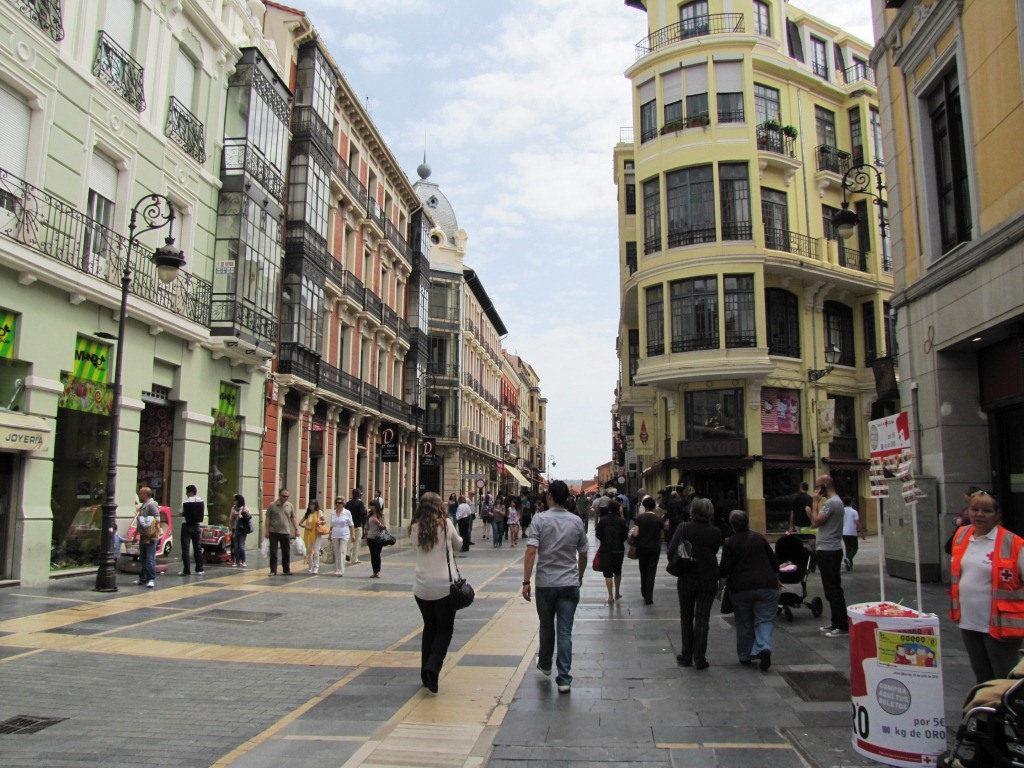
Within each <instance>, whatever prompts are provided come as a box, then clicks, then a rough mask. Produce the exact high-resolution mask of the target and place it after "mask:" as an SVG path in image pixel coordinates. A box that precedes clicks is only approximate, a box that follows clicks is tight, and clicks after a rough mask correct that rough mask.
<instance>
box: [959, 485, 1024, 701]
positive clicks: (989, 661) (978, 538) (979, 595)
mask: <svg viewBox="0 0 1024 768" xmlns="http://www.w3.org/2000/svg"><path fill="white" fill-rule="evenodd" d="M969 515H970V525H965V526H962V527H960V528H958V529H957V531H956V533H954V534H953V540H952V555H953V560H952V564H951V565H952V568H951V570H952V586H951V587H950V590H949V594H950V598H951V605H950V611H949V615H950V618H951V619H952V620H953V621H955V622H956V623H957V625H958V626H959V627H960V634H961V636H962V637H963V641H964V646H965V647H966V649H967V657H968V659H969V660H970V662H971V669H972V670H973V671H974V677H975V679H976V680H977V682H979V683H983V682H985V681H986V680H992V679H995V678H999V677H1006V676H1007V675H1009V673H1010V670H1011V669H1013V667H1014V665H1015V664H1016V663H1017V662H1018V661H1019V660H1020V647H1021V641H1022V639H1024V578H1022V575H1021V574H1022V573H1024V539H1021V538H1020V537H1019V536H1016V535H1014V533H1013V532H1012V531H1008V530H1007V529H1006V528H1003V527H1002V526H1001V525H999V519H1000V518H999V503H998V502H997V501H996V500H995V497H993V496H992V495H991V494H989V493H987V492H986V491H978V492H976V493H974V494H972V495H971V501H970V506H969Z"/></svg>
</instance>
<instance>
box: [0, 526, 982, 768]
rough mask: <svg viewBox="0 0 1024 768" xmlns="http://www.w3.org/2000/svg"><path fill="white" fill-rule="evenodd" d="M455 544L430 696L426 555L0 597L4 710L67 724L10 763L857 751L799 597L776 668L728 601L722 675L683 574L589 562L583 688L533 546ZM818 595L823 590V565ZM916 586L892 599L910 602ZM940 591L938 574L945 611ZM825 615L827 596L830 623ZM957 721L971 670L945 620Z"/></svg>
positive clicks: (850, 585)
mask: <svg viewBox="0 0 1024 768" xmlns="http://www.w3.org/2000/svg"><path fill="white" fill-rule="evenodd" d="M479 537H480V530H479V528H478V530H477V531H476V533H475V538H476V540H477V541H478V543H477V545H476V546H474V547H473V549H472V552H471V554H470V555H469V556H468V557H465V558H462V559H460V564H461V567H462V570H463V573H464V575H466V576H467V578H468V579H469V580H470V581H471V583H473V585H474V586H475V587H476V589H477V600H476V602H475V603H474V605H473V606H472V607H471V608H469V609H467V610H466V611H463V612H462V613H460V615H459V617H458V620H457V621H456V634H455V639H454V642H453V644H452V649H451V653H450V655H449V657H448V661H447V662H446V664H445V669H444V671H443V673H442V677H441V681H440V685H441V691H440V694H439V695H437V696H433V695H431V694H429V693H427V692H426V690H425V689H424V688H422V687H421V686H420V682H419V675H418V673H417V670H418V664H419V628H420V618H419V613H418V611H417V609H416V606H415V603H414V602H413V600H412V599H411V595H410V594H409V585H410V583H411V581H412V568H413V562H414V557H413V554H412V553H411V552H410V551H409V550H408V549H407V548H406V546H405V543H404V542H400V543H399V546H397V547H395V548H393V549H391V550H390V551H387V550H386V556H385V560H384V566H383V569H382V570H383V574H384V578H383V579H380V580H376V579H370V578H368V577H369V568H368V563H367V559H368V558H366V559H364V561H363V563H361V564H359V565H354V566H350V567H349V568H348V570H347V572H346V575H345V577H344V578H336V577H335V576H334V575H333V574H330V573H328V574H326V575H325V573H324V571H328V572H329V571H330V570H331V568H329V567H328V568H324V567H322V568H321V574H320V575H319V576H312V575H308V574H302V575H299V574H298V573H295V575H292V576H291V577H282V576H277V577H273V578H272V577H270V576H269V575H268V573H267V569H266V566H265V565H261V563H260V562H259V558H258V556H256V555H255V553H252V555H251V556H250V568H249V569H248V570H246V571H239V570H236V569H233V568H227V567H223V566H208V567H207V575H206V576H205V577H202V578H199V577H196V576H192V577H189V578H184V579H183V578H181V577H177V576H172V575H162V576H160V577H159V578H158V587H157V589H155V590H140V589H139V588H137V587H135V586H131V585H130V582H131V580H132V579H131V577H130V575H128V574H119V583H120V585H121V591H120V592H118V593H116V594H114V595H101V594H97V593H95V592H92V591H91V587H92V584H93V582H94V579H93V577H77V578H71V579H61V580H56V581H54V582H52V583H51V584H50V585H49V586H48V587H47V588H45V589H22V588H19V587H13V588H9V589H3V590H0V721H6V720H8V719H9V718H12V717H15V716H19V715H26V716H32V717H39V718H54V719H60V718H64V719H62V720H60V721H59V722H56V723H55V724H52V725H50V726H49V727H47V728H45V729H44V730H41V731H39V732H38V733H34V734H10V735H6V734H0V764H2V765H4V766H12V767H13V766H22V765H24V766H100V765H103V766H109V765H123V766H132V765H138V766H163V765H167V766H203V767H205V766H232V767H233V768H262V767H264V766H266V767H267V768H269V767H270V766H280V767H281V768H289V767H290V766H303V767H304V768H316V766H325V767H326V766H332V767H334V768H337V767H339V766H345V768H357V767H366V768H371V767H373V766H465V767H466V768H472V767H474V766H484V765H489V766H494V767H495V768H504V767H506V766H515V768H524V767H526V766H583V765H599V764H615V765H637V766H639V765H651V766H678V765H687V766H740V765H751V766H755V765H772V766H781V767H782V768H785V767H786V766H791V765H792V766H808V765H809V766H821V767H822V768H824V767H826V766H863V765H872V763H870V761H868V760H866V759H864V758H861V757H860V756H858V755H856V754H855V753H854V752H853V750H852V749H851V747H850V745H849V720H850V703H849V699H848V690H843V688H842V681H840V685H838V686H835V690H834V695H831V696H828V695H826V698H831V699H832V700H831V701H824V702H823V701H804V700H803V699H802V698H801V697H800V696H799V695H798V694H797V692H796V691H795V689H794V688H792V687H791V686H790V684H789V683H787V681H786V677H785V675H786V674H787V673H789V672H800V671H810V672H833V673H834V672H836V671H838V672H839V673H841V674H842V675H843V677H847V676H848V646H847V643H846V641H845V640H829V639H827V638H824V637H822V636H821V634H820V633H819V632H818V629H817V628H818V626H819V625H821V624H823V623H827V622H826V621H824V620H822V621H819V620H816V619H814V618H813V617H812V616H811V614H810V612H809V611H808V610H807V609H800V610H799V611H798V612H797V614H796V616H795V618H794V620H793V621H792V622H791V623H787V622H785V621H784V620H780V623H779V626H778V631H777V633H776V650H775V653H774V656H773V666H772V668H771V670H769V671H768V672H767V673H761V672H760V671H758V670H757V669H756V668H754V669H751V668H747V667H741V666H740V665H739V664H737V663H736V658H735V651H734V641H733V632H732V627H731V623H730V621H729V620H727V619H725V618H724V617H721V616H719V615H718V614H715V615H714V616H713V619H712V627H711V651H710V654H709V660H710V662H711V665H712V666H711V668H710V669H708V670H705V671H697V670H695V669H693V668H689V669H682V668H679V667H677V666H676V664H675V653H676V651H677V646H678V637H679V621H678V607H677V603H676V598H675V589H674V583H673V582H674V580H672V579H670V578H668V577H667V574H664V573H663V572H662V573H659V576H658V582H657V586H656V590H655V604H654V606H651V607H645V606H644V605H643V602H642V600H641V599H640V597H639V579H638V577H637V575H636V569H635V564H634V563H632V562H631V561H627V562H626V578H625V579H624V582H623V590H622V591H623V599H622V600H621V601H620V602H619V603H617V604H615V605H614V606H607V605H605V604H604V599H605V591H604V584H603V579H602V578H601V577H600V575H595V574H593V573H588V574H587V578H586V580H585V583H584V591H583V600H582V602H581V604H580V608H579V611H578V613H577V624H576V632H575V647H576V653H575V662H574V668H573V673H574V675H575V681H574V684H573V691H572V693H571V694H569V695H561V696H560V695H559V694H558V693H557V691H556V690H555V686H554V682H553V680H554V678H553V677H551V678H547V677H543V676H541V675H540V674H539V673H538V672H536V670H535V669H534V668H533V663H534V658H535V652H536V635H537V632H536V613H535V611H534V607H533V605H532V604H528V603H525V602H524V601H523V600H522V599H521V597H520V596H519V585H520V581H521V580H522V553H523V550H522V548H519V549H510V548H507V547H506V548H502V549H497V550H496V549H493V548H492V546H491V542H489V541H481V540H479ZM876 551H877V549H876V547H875V542H874V540H869V542H868V543H867V545H866V546H864V547H862V551H861V555H859V557H858V561H857V565H856V568H855V570H854V571H853V572H852V573H850V574H845V573H844V585H845V586H846V588H847V594H848V597H849V599H850V602H857V601H861V600H868V599H875V598H876V597H877V570H875V569H874V567H873V566H874V559H875V554H876ZM810 585H811V588H812V594H815V593H816V594H820V583H819V581H818V578H817V576H816V575H812V576H811V581H810ZM913 594H914V588H913V584H912V583H910V582H904V581H899V580H895V581H892V582H890V586H889V593H888V594H887V597H889V598H890V599H899V598H900V597H905V598H906V599H905V602H907V603H911V602H912V601H913ZM946 599H947V598H946V596H945V588H944V587H942V586H941V585H926V586H925V594H924V600H925V608H926V609H930V610H937V611H944V610H945V604H946ZM824 618H825V619H827V608H826V617H824ZM943 641H944V646H943V651H944V674H945V690H946V710H947V722H948V723H949V724H950V725H953V726H955V724H956V722H957V719H958V717H959V715H958V712H957V710H958V707H959V704H960V699H961V698H962V696H963V693H964V692H965V691H966V689H967V688H968V687H969V685H970V682H971V675H970V672H969V669H968V667H967V661H966V655H965V653H964V652H963V650H962V647H961V645H960V643H959V639H958V637H957V636H956V634H955V631H953V630H951V628H950V627H949V625H948V623H946V622H944V623H943Z"/></svg>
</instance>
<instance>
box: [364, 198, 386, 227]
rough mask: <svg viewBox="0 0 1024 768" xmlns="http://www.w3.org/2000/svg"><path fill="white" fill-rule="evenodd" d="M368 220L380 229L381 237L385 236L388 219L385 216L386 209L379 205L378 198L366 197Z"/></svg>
mask: <svg viewBox="0 0 1024 768" xmlns="http://www.w3.org/2000/svg"><path fill="white" fill-rule="evenodd" d="M366 220H367V221H369V222H370V223H371V224H373V225H374V226H375V227H377V229H379V230H380V236H381V237H383V236H384V231H385V222H386V221H387V219H385V218H384V209H383V208H381V207H380V206H379V205H377V201H376V200H372V199H370V198H369V197H367V199H366Z"/></svg>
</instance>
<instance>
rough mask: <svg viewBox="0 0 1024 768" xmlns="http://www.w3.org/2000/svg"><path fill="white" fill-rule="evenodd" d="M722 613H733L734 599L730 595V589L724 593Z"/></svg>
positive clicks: (727, 588) (726, 589)
mask: <svg viewBox="0 0 1024 768" xmlns="http://www.w3.org/2000/svg"><path fill="white" fill-rule="evenodd" d="M722 613H732V597H730V595H729V587H726V588H725V589H724V590H723V591H722Z"/></svg>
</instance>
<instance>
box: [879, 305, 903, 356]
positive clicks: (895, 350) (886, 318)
mask: <svg viewBox="0 0 1024 768" xmlns="http://www.w3.org/2000/svg"><path fill="white" fill-rule="evenodd" d="M882 313H883V317H882V327H883V332H884V333H885V354H886V355H890V356H893V355H898V354H899V353H900V350H899V345H897V344H896V312H895V311H894V310H893V308H892V304H890V303H889V302H888V301H885V302H882Z"/></svg>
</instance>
